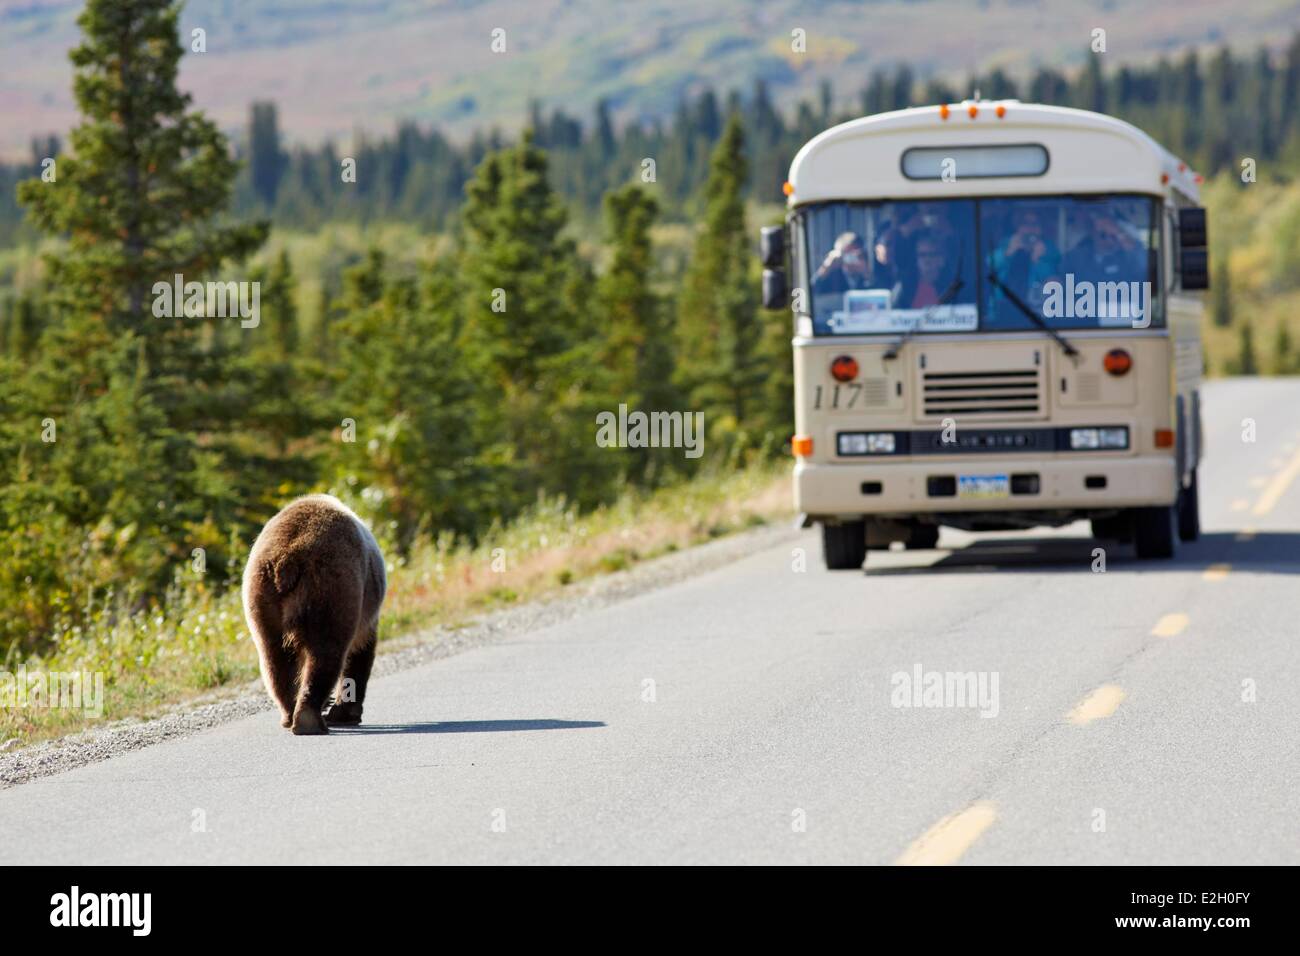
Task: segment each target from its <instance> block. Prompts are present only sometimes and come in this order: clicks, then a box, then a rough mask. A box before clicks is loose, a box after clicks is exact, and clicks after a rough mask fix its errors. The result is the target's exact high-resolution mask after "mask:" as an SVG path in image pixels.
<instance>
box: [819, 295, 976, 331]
mask: <svg viewBox="0 0 1300 956" xmlns="http://www.w3.org/2000/svg"><path fill="white" fill-rule="evenodd" d="M889 303H890V295H889V290H888V289H854V290H851V291H849V292H846V293H844V308H843V309H836V310H835V311H834V312H832V313H831V318H830V321H829V322H828V323H827V324H828V325H829V326H830V329H831V331H832V332H834V333H837V334H839V335H855V334H859V335H861V334H871V333H878V332H906V331H907V330H908V329H910V328H912V327H913V326H917V331H919V332H973V331H974V330H975V327H976V326H977V324H978V323H979V316H978V314H977V312H976V309H975V303H973V302H968V303H960V302H959V303H955V304H953V305H932V306H927V307H926V308H922V309H892V308H890V305H889ZM918 323H919V325H918Z"/></svg>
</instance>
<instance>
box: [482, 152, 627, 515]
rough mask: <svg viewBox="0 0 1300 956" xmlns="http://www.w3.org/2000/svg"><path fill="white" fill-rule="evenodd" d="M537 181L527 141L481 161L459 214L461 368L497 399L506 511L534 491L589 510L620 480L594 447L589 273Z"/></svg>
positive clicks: (598, 392) (596, 395) (603, 394)
mask: <svg viewBox="0 0 1300 956" xmlns="http://www.w3.org/2000/svg"><path fill="white" fill-rule="evenodd" d="M547 172H548V167H547V159H546V153H545V152H544V151H543V150H541V149H539V148H538V147H537V146H536V145H535V144H534V141H533V136H532V134H531V132H525V134H524V136H523V138H522V140H521V141H520V143H519V144H518V145H517V146H514V147H509V148H506V149H502V150H499V151H497V152H494V153H490V154H488V155H487V156H486V157H485V158H484V160H483V162H482V163H481V164H480V166H479V168H478V171H477V172H476V174H475V176H474V179H473V180H472V181H471V182H470V184H469V186H468V188H467V200H466V204H465V210H464V214H463V224H464V229H463V242H462V244H461V251H460V266H459V273H460V277H461V286H462V301H463V303H464V314H465V323H464V324H465V335H466V342H467V348H468V350H469V354H468V355H467V361H468V362H470V363H472V365H473V367H474V368H476V369H478V370H480V371H481V373H482V374H483V375H484V377H485V379H486V380H487V381H488V382H490V383H491V385H492V386H493V387H494V388H495V390H496V391H495V394H496V396H498V397H497V399H496V400H495V401H493V402H491V403H490V405H491V411H492V413H493V415H494V416H495V424H496V428H495V432H496V434H497V435H498V436H499V439H500V442H501V447H502V448H504V449H506V450H507V451H508V453H509V454H510V455H511V456H512V460H511V469H512V472H513V474H512V483H513V488H514V494H513V496H512V499H511V500H512V501H513V504H514V505H515V506H519V505H522V504H523V503H525V502H527V501H529V500H531V499H532V498H534V497H535V496H536V494H537V493H538V492H539V491H541V492H546V493H551V494H561V493H564V492H566V491H567V492H569V493H571V494H572V496H573V497H574V498H575V499H577V500H578V501H579V502H580V503H593V502H595V501H599V500H601V499H602V498H603V497H604V496H605V495H606V494H607V493H608V490H609V484H608V482H609V480H610V479H611V477H612V476H613V474H615V473H616V472H617V470H618V463H617V462H616V461H614V460H613V459H612V458H611V456H609V455H604V454H602V452H603V450H602V449H599V448H597V447H596V445H595V441H594V435H595V425H594V421H595V414H596V411H597V410H598V409H600V408H604V407H608V402H609V398H610V396H609V394H608V392H607V391H605V389H604V387H603V379H604V377H605V372H604V370H603V369H602V368H601V367H600V365H599V363H598V362H597V361H596V357H597V343H598V341H599V337H600V334H601V331H600V326H599V325H597V324H596V321H597V320H596V317H594V316H592V315H591V314H590V313H591V310H590V309H589V308H587V307H586V303H588V302H590V300H591V289H590V284H591V279H590V272H589V269H587V268H586V267H585V266H584V265H583V264H582V263H581V262H580V260H579V258H578V255H577V249H576V247H575V245H574V243H573V240H572V239H570V238H568V237H567V236H565V235H563V232H564V227H565V224H566V221H567V214H566V212H565V209H564V205H563V204H562V203H561V202H560V199H559V197H558V196H557V195H556V194H555V192H554V191H553V190H552V188H551V186H550V183H549V180H548V178H547ZM503 504H507V507H509V503H508V502H503Z"/></svg>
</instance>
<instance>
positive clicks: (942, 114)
mask: <svg viewBox="0 0 1300 956" xmlns="http://www.w3.org/2000/svg"><path fill="white" fill-rule="evenodd" d="M948 113H949V109H948V104H947V103H941V104H940V105H939V119H941V120H946V119H947V118H948Z"/></svg>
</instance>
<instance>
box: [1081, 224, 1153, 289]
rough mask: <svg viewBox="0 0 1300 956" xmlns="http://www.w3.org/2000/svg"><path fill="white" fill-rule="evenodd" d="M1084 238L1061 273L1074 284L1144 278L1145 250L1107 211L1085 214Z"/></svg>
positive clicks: (1129, 227)
mask: <svg viewBox="0 0 1300 956" xmlns="http://www.w3.org/2000/svg"><path fill="white" fill-rule="evenodd" d="M1080 219H1081V220H1082V223H1083V231H1084V234H1083V236H1082V238H1080V239H1079V241H1078V242H1076V243H1075V244H1074V246H1073V247H1072V248H1071V249H1070V251H1069V252H1068V253H1067V254H1066V256H1065V263H1064V271H1065V272H1066V273H1072V274H1073V275H1074V278H1075V281H1076V282H1080V281H1088V282H1120V281H1122V282H1128V281H1132V280H1134V279H1141V278H1145V273H1146V262H1145V258H1146V256H1145V253H1146V250H1145V248H1144V247H1143V246H1142V245H1141V244H1140V243H1139V242H1138V240H1137V239H1136V238H1134V235H1133V230H1132V227H1131V226H1130V225H1129V224H1128V223H1127V222H1124V223H1123V224H1121V222H1120V221H1119V220H1118V219H1117V217H1116V216H1115V215H1112V213H1111V212H1110V211H1109V210H1104V209H1094V210H1086V211H1084V212H1083V213H1082V214H1081V216H1080Z"/></svg>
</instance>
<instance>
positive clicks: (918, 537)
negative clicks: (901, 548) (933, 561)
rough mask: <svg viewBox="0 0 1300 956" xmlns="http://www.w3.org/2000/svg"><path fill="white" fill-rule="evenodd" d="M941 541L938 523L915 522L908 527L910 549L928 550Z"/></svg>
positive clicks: (908, 548) (908, 545)
mask: <svg viewBox="0 0 1300 956" xmlns="http://www.w3.org/2000/svg"><path fill="white" fill-rule="evenodd" d="M938 543H939V526H938V525H937V524H914V525H912V527H911V528H910V529H908V535H907V543H906V545H905V547H906V548H907V550H908V551H928V550H929V549H931V548H933V547H935V546H936V545H938Z"/></svg>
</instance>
